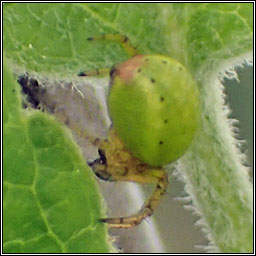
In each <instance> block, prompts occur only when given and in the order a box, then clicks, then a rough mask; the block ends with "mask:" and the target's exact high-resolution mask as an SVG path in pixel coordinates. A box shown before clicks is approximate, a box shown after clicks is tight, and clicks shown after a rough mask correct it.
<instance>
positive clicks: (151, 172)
mask: <svg viewBox="0 0 256 256" xmlns="http://www.w3.org/2000/svg"><path fill="white" fill-rule="evenodd" d="M114 179H115V180H119V181H120V180H122V181H133V182H139V183H155V184H156V187H155V190H154V191H153V193H152V194H151V196H150V197H149V198H148V200H147V201H146V203H145V204H144V205H143V206H142V208H141V209H140V210H139V212H138V213H136V214H134V215H131V216H127V217H118V218H104V219H101V221H102V222H105V223H108V225H109V227H111V228H131V227H134V226H136V225H138V224H140V223H141V222H142V220H143V219H145V218H147V217H149V216H151V215H152V214H153V212H154V210H155V209H156V208H157V206H158V204H159V201H160V199H161V197H162V195H163V194H164V193H165V191H166V188H167V186H168V176H167V174H166V172H165V170H164V169H148V170H146V171H145V173H144V174H142V176H141V175H134V174H132V175H129V174H128V175H126V176H125V177H119V178H117V177H115V178H114Z"/></svg>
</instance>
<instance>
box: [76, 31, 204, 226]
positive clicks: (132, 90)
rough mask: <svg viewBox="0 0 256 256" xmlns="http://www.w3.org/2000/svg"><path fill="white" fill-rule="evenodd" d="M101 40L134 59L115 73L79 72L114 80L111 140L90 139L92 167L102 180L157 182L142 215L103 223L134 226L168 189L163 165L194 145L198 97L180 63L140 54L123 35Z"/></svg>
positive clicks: (198, 104)
mask: <svg viewBox="0 0 256 256" xmlns="http://www.w3.org/2000/svg"><path fill="white" fill-rule="evenodd" d="M102 39H105V40H111V41H116V42H118V43H120V44H121V45H122V46H123V47H124V49H125V50H126V51H127V53H128V54H129V55H130V56H131V58H130V59H128V60H127V61H125V62H123V63H121V64H118V65H116V66H115V67H114V68H112V69H101V70H96V71H90V72H86V73H85V72H82V73H80V75H81V76H94V75H102V74H106V73H108V74H110V78H111V80H110V90H109V95H108V98H107V103H108V110H109V115H110V118H111V120H112V126H111V128H110V130H109V135H108V138H107V139H105V140H103V139H91V141H92V143H93V144H94V145H95V146H97V147H98V152H99V155H100V158H99V159H97V160H95V161H94V162H91V163H89V165H90V166H91V168H92V169H93V171H94V172H95V174H96V175H97V176H98V177H100V178H102V179H104V180H110V181H131V182H137V183H142V184H143V183H144V184H146V183H147V184H149V183H151V184H156V187H155V190H154V191H153V193H152V195H151V196H150V197H149V199H148V200H147V201H146V202H145V204H144V205H143V206H142V208H141V210H140V211H139V212H138V213H136V214H134V215H132V216H128V217H118V218H105V219H102V221H103V222H106V223H108V224H109V226H110V227H115V228H130V227H134V226H136V225H138V224H139V223H141V221H142V220H143V219H144V218H146V217H148V216H151V215H152V214H153V212H154V210H155V209H156V207H157V206H158V204H159V200H160V198H161V196H162V195H163V194H164V193H165V191H166V188H167V185H168V176H167V174H166V172H165V169H164V167H163V166H165V165H167V164H169V163H171V162H174V161H175V160H177V159H178V158H180V157H181V156H182V155H183V154H184V153H185V152H186V150H187V149H188V147H189V146H190V144H191V142H192V140H193V138H194V135H195V133H196V130H197V127H198V123H199V118H200V100H199V93H198V88H197V84H196V82H195V80H194V79H193V77H192V75H191V74H190V73H189V71H188V70H187V69H186V68H185V67H184V66H183V65H182V64H181V63H179V62H178V61H176V60H174V59H172V58H170V57H167V56H163V55H150V54H148V55H141V54H139V53H138V51H137V50H136V49H135V48H134V47H133V46H132V44H131V43H130V41H129V39H128V38H127V37H126V36H123V35H120V34H105V35H102V36H98V37H91V38H88V40H90V41H94V40H102Z"/></svg>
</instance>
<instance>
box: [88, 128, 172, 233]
mask: <svg viewBox="0 0 256 256" xmlns="http://www.w3.org/2000/svg"><path fill="white" fill-rule="evenodd" d="M98 146H99V155H100V158H99V159H97V160H95V161H94V162H92V163H90V164H89V165H90V166H91V167H92V169H93V171H94V172H95V174H96V176H98V177H99V178H101V179H104V180H109V181H131V182H137V183H142V184H156V188H155V190H154V192H153V193H152V195H151V196H150V197H149V199H148V200H147V202H146V203H145V204H144V205H143V207H142V208H141V210H140V211H139V212H138V213H136V214H134V215H132V216H128V217H118V218H106V219H101V221H102V222H105V223H108V224H109V226H110V227H113V228H130V227H134V226H136V225H138V224H140V223H141V221H142V220H143V219H145V218H146V217H149V216H151V215H152V213H153V212H154V210H155V209H156V207H157V206H158V203H159V201H160V198H161V197H162V195H163V194H164V192H165V191H166V188H167V185H168V177H167V174H166V172H165V170H164V169H163V168H154V167H150V166H149V165H147V164H145V163H142V162H141V161H139V160H138V159H137V158H135V157H134V156H133V155H132V154H131V153H130V152H129V151H128V150H127V149H126V148H125V147H124V145H123V143H122V141H121V140H120V139H119V137H118V135H117V134H116V132H115V131H114V130H113V129H111V130H110V132H109V137H108V139H107V140H104V141H100V142H98Z"/></svg>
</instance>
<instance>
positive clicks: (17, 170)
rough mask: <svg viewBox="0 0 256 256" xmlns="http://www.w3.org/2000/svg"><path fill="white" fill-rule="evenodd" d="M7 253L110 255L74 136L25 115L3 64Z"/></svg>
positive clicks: (55, 124) (44, 118) (46, 118)
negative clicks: (97, 253)
mask: <svg viewBox="0 0 256 256" xmlns="http://www.w3.org/2000/svg"><path fill="white" fill-rule="evenodd" d="M3 76H4V81H3V83H4V90H3V91H4V126H3V137H4V141H3V148H4V153H3V163H4V165H3V169H4V172H3V180H4V183H3V185H4V197H3V198H4V204H3V242H4V243H3V246H4V252H5V253H17V252H20V253H32V252H33V253H36V252H37V253H39V252H40V253H43V252H45V253H60V252H63V253H64V252H66V253H68V252H80V253H85V252H87V253H89V252H90V253H92V252H108V251H109V248H108V247H109V246H108V244H107V241H106V230H105V228H104V226H103V225H102V223H100V222H99V221H98V219H99V218H100V217H101V200H102V199H101V197H100V196H99V192H98V189H97V186H96V184H95V181H94V177H93V174H92V173H91V171H90V169H89V168H88V167H87V165H86V163H85V161H84V160H83V159H82V157H81V154H80V152H79V149H78V148H77V146H75V145H74V142H73V141H72V140H71V138H70V134H69V133H68V132H67V131H66V130H65V129H63V127H61V125H60V124H59V123H58V122H57V121H56V120H54V119H53V118H49V116H48V115H45V114H43V113H40V112H37V111H30V112H28V111H21V100H20V97H19V95H18V92H19V87H18V85H17V83H16V82H15V81H14V78H13V76H12V74H11V72H10V70H9V69H8V67H7V64H6V62H5V63H4V73H3Z"/></svg>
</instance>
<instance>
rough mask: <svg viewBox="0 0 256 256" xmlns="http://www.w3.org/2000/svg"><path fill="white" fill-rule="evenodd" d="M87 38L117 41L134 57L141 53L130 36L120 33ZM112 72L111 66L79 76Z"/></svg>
mask: <svg viewBox="0 0 256 256" xmlns="http://www.w3.org/2000/svg"><path fill="white" fill-rule="evenodd" d="M87 40H88V41H98V40H107V41H112V42H117V43H119V44H120V45H121V46H122V47H123V48H124V50H125V51H126V53H127V54H128V55H129V56H130V57H133V56H136V55H138V54H139V52H138V50H137V49H136V48H135V47H134V46H133V45H132V43H131V41H130V40H129V38H128V37H127V36H124V35H121V34H119V33H114V34H103V35H100V36H94V37H89V38H88V39H87ZM110 73H111V68H101V69H96V70H90V71H85V72H80V73H79V74H78V76H107V75H109V74H110ZM110 75H111V74H110Z"/></svg>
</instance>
